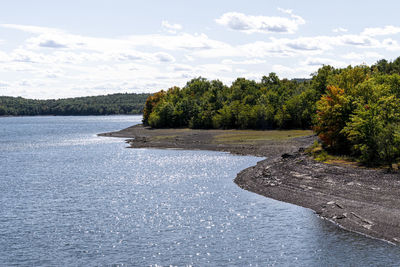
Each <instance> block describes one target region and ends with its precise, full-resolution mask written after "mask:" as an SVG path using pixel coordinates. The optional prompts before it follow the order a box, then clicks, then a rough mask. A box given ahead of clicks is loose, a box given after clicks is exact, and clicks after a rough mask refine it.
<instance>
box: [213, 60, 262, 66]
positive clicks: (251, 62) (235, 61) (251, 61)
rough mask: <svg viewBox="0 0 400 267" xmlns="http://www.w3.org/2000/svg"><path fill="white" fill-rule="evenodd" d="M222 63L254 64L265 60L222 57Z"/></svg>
mask: <svg viewBox="0 0 400 267" xmlns="http://www.w3.org/2000/svg"><path fill="white" fill-rule="evenodd" d="M221 63H222V64H224V65H256V64H264V63H266V61H265V60H261V59H249V60H232V59H224V60H222V62H221Z"/></svg>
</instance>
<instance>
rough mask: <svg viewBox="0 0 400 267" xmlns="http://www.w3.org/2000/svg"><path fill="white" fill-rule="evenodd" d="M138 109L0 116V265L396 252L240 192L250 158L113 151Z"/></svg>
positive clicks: (394, 259)
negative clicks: (110, 134)
mask: <svg viewBox="0 0 400 267" xmlns="http://www.w3.org/2000/svg"><path fill="white" fill-rule="evenodd" d="M139 122H140V117H138V116H110V117H30V118H0V125H1V129H0V144H1V148H0V159H1V162H2V165H1V173H0V200H1V207H2V208H1V209H0V262H2V264H3V265H6V266H7V265H11V264H21V265H73V266H75V265H109V264H126V265H137V266H143V265H156V264H158V265H164V266H168V265H179V266H182V265H195V266H198V265H200V266H203V265H208V266H214V265H216V266H217V265H218V266H220V265H237V266H244V265H252V266H257V265H261V266H265V265H283V266H288V265H295V266H322V265H328V266H332V265H333V266H335V265H336V266H337V265H345V266H349V265H350V266H365V265H371V264H380V265H385V266H390V265H393V266H395V265H397V264H396V263H398V262H400V253H399V252H400V249H399V248H398V247H395V246H392V245H389V244H386V243H384V242H381V241H378V240H373V239H369V238H366V237H363V236H360V235H357V234H353V233H348V232H346V231H343V230H341V229H339V228H337V227H335V226H334V225H332V224H331V223H328V222H326V221H324V220H321V219H319V218H318V217H317V216H315V215H314V214H313V212H312V211H310V210H307V209H304V208H301V207H297V206H294V205H290V204H286V203H282V202H278V201H275V200H271V199H267V198H264V197H261V196H258V195H256V194H253V193H250V192H247V191H244V190H241V189H240V188H238V187H237V186H236V185H235V184H234V183H233V182H232V179H233V178H234V177H235V175H236V173H237V172H239V171H240V170H242V169H244V168H246V167H248V166H251V165H254V164H255V163H256V162H257V161H258V160H260V158H256V157H242V156H232V155H229V154H226V153H219V152H208V151H184V150H179V151H176V150H157V149H125V146H126V145H125V144H124V142H123V140H121V139H114V138H105V137H96V136H95V134H96V133H99V132H106V131H112V130H118V129H122V128H124V127H128V126H130V125H132V124H134V123H139Z"/></svg>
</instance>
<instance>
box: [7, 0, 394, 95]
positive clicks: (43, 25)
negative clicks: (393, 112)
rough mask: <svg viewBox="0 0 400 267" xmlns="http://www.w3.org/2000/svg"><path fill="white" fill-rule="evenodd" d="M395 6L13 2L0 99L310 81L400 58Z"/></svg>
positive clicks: (172, 0)
mask: <svg viewBox="0 0 400 267" xmlns="http://www.w3.org/2000/svg"><path fill="white" fill-rule="evenodd" d="M399 10H400V2H399V1H386V0H381V1H375V0H374V1H370V0H364V1H357V0H354V1H349V0H346V1H342V0H340V1H313V0H308V1H288V0H283V1H282V0H280V1H270V0H263V1H262V0H248V1H235V0H230V1H225V0H213V1H210V0H202V1H188V0H186V1H183V0H182V1H178V0H168V1H166V0H159V1H151V0H148V1H143V0H140V1H136V0H131V1H128V0H68V1H67V0H65V1H61V0H60V1H54V0H35V1H31V0H25V1H22V0H13V1H2V3H1V8H0V95H10V96H22V97H29V98H41V99H45V98H61V97H71V96H86V95H99V94H108V93H116V92H137V93H139V92H155V91H158V90H160V89H167V88H169V87H171V86H174V85H178V86H183V85H184V84H185V83H186V81H188V80H189V79H191V78H194V77H198V76H202V77H206V78H209V79H220V80H222V81H223V82H224V83H226V84H228V85H229V84H230V83H231V82H232V81H233V80H234V79H236V78H237V77H246V78H249V79H254V80H260V79H261V77H262V76H263V75H266V74H268V73H270V72H276V73H277V74H278V75H279V77H281V78H300V77H310V74H311V73H313V72H315V71H316V70H317V69H318V68H319V67H320V66H321V65H322V64H330V65H333V66H335V67H344V66H347V65H349V64H351V65H358V64H373V63H375V62H376V61H377V60H379V59H381V58H386V59H388V60H393V59H395V58H397V57H398V56H400V20H399V16H398V12H399Z"/></svg>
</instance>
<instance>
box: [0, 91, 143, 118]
mask: <svg viewBox="0 0 400 267" xmlns="http://www.w3.org/2000/svg"><path fill="white" fill-rule="evenodd" d="M148 96H149V94H128V93H125V94H110V95H102V96H88V97H76V98H65V99H57V100H55V99H50V100H35V99H26V98H22V97H9V96H0V116H35V115H113V114H142V113H143V107H144V103H145V101H146V99H147V98H148Z"/></svg>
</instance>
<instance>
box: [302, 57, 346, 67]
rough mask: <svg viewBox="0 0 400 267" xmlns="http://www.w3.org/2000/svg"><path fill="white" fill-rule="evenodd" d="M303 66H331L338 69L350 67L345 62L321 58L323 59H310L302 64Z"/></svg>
mask: <svg viewBox="0 0 400 267" xmlns="http://www.w3.org/2000/svg"><path fill="white" fill-rule="evenodd" d="M301 64H302V65H304V66H317V67H320V66H322V65H331V66H334V67H337V68H338V67H340V68H343V67H346V66H347V65H349V64H347V63H346V62H344V61H339V60H335V59H331V58H321V57H309V58H307V59H306V60H305V61H303V62H301Z"/></svg>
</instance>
